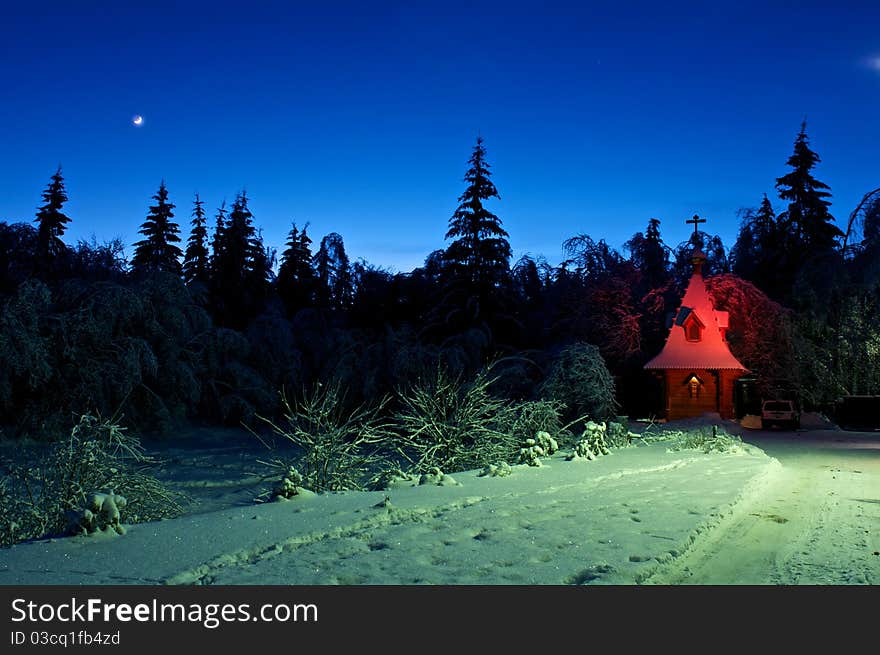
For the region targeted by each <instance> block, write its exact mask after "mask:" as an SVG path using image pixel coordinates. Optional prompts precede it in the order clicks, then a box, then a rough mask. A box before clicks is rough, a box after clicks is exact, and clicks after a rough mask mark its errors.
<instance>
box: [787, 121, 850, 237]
mask: <svg viewBox="0 0 880 655" xmlns="http://www.w3.org/2000/svg"><path fill="white" fill-rule="evenodd" d="M819 161H821V160H820V159H819V155H817V154H816V153H815V152H813V150H811V149H810V142H809V138H808V137H807V123H806V121H804V122H803V123H802V124H801V131H800V133H799V134H798V136H797V139H795V142H794V152H793V153H792V155H791V157H789V158H788V162H787V163H788V165H789V166H791V168H792V170H791V171H790V172H789V173H788V174H786V175H783V176H782V177H780V178H777V180H776V188H777V190H778V191H779V197H780V198H781V199H783V200H787V201H789V204H788V209H787V211H785V212H784V213H783V214H781V215H780V216H779V221H780V223H781V224H782V225H783V226H784V227H785V229H786V231H787V233H788V234H789V235H790V236H791V237H792V238H793V239H794V243H793V244H792V247H795V248H802V249H805V250H806V251H807V252H813V251H817V250H818V251H822V250H829V249H833V248H834V247H835V245H836V240H837V239H838V238H839V237H842V236H843V233H842V232H841V231H840V229H839V228H838V227H837V226H836V225H834V217H833V216H832V215H831V213H830V212H829V210H828V208H829V207H830V206H831V202H829V201H828V200H827V198H830V197H831V194H830V193H829V191H828V190H829V189H830V187H829V186H828V185H827V184H825V183H824V182H820V181H819V180H817V179H816V178H815V177H813V174H812V170H813V167H815V165H816V164H817V163H819Z"/></svg>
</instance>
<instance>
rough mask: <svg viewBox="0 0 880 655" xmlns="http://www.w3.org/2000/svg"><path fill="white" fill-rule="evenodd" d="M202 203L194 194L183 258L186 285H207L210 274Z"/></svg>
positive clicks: (206, 229)
mask: <svg viewBox="0 0 880 655" xmlns="http://www.w3.org/2000/svg"><path fill="white" fill-rule="evenodd" d="M204 204H205V203H204V202H203V201H202V199H201V198H199V194H198V193H197V194H196V199H195V201H194V202H193V212H192V216H193V219H192V230H191V231H190V234H189V240H188V241H187V243H186V253H185V254H184V257H183V279H184V281H186V283H187V284H193V283H199V284H207V283H208V278H209V272H210V257H209V253H208V227H207V220H206V216H205V208H204Z"/></svg>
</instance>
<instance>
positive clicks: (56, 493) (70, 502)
mask: <svg viewBox="0 0 880 655" xmlns="http://www.w3.org/2000/svg"><path fill="white" fill-rule="evenodd" d="M22 458H23V460H22V461H18V462H8V463H6V464H5V465H4V467H3V468H4V469H5V471H3V473H4V477H3V478H2V484H0V545H4V546H7V545H10V544H13V543H17V542H20V541H26V540H29V539H37V538H40V537H44V536H51V535H62V534H65V533H66V531H67V529H68V528H69V527H71V526H70V519H71V517H72V516H73V517H76V516H77V515H80V517H81V518H82V519H83V521H85V523H86V524H91V523H94V524H96V525H103V527H107V526H108V525H109V526H110V527H113V526H114V524H118V525H120V526H121V521H122V520H123V519H124V520H125V522H126V523H129V524H131V523H140V522H144V521H154V520H158V519H161V518H168V517H172V516H177V515H179V514H181V513H182V512H183V508H182V506H181V502H182V500H183V498H182V496H181V495H180V494H176V493H173V492H171V491H169V490H168V489H167V488H166V487H165V486H164V485H163V484H162V483H161V482H160V481H159V480H158V479H156V478H155V477H153V476H152V475H150V474H149V473H148V471H149V469H150V468H151V467H153V466H155V465H156V464H157V462H156V461H155V460H153V459H152V458H150V457H148V456H147V455H146V454H145V452H144V450H143V448H142V447H141V445H140V442H139V440H138V439H137V438H136V437H133V436H132V435H130V434H128V433H127V432H126V431H125V429H124V428H121V427H120V426H119V425H117V424H115V423H113V422H111V421H106V420H102V419H100V418H97V417H94V416H91V415H88V414H87V415H84V416H82V417H81V418H80V420H79V423H77V425H76V426H75V427H74V428H73V429H72V430H71V431H70V434H69V436H68V437H67V439H65V440H63V441H61V442H58V443H55V444H52V445H50V446H48V449H47V450H42V451H41V452H40V453H38V454H36V455H35V456H30V457H28V456H27V455H26V454H23V455H22ZM95 489H113V490H114V492H113V494H112V498H111V502H110V503H108V506H107V508H106V510H107V511H106V515H105V513H102V512H104V510H103V509H102V508H103V506H104V501H105V500H106V497H105V498H102V499H101V506H100V507H99V508H98V510H99V511H98V512H97V514H96V511H95V509H93V505H94V503H93V501H94V500H95V495H94V494H95V491H94V490H95ZM105 496H107V495H106V494H105ZM121 497H125V498H126V502H124V503H122V504H120V503H119V502H116V500H115V499H116V498H121ZM114 503H115V508H116V510H118V511H119V512H120V516H119V517H116V515H115V513H114V512H113V511H112V507H111V505H112V504H114ZM86 510H88V511H89V512H91V513H92V514H93V516H92V518H90V519H87V518H86V514H85V512H86ZM123 510H124V513H122V511H123ZM102 521H103V522H104V523H103V524H102ZM108 521H109V522H108ZM76 522H77V521H76V519H74V523H76ZM80 527H81V528H86V525H81V526H80ZM114 529H115V527H114ZM117 531H118V530H117Z"/></svg>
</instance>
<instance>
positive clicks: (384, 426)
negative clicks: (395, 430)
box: [260, 382, 391, 493]
mask: <svg viewBox="0 0 880 655" xmlns="http://www.w3.org/2000/svg"><path fill="white" fill-rule="evenodd" d="M388 400H389V399H388V398H383V399H382V400H381V401H380V402H379V403H378V404H377V405H375V406H373V407H366V406H363V405H361V406H359V407H356V408H355V409H347V408H346V406H345V395H344V394H343V393H342V391H341V390H340V385H339V384H338V383H335V382H334V383H330V384H322V383H318V384H316V385H315V386H314V387H313V389H312V391H311V392H310V393H306V394H305V395H304V397H303V398H302V400H300V401H297V402H294V403H293V404H291V402H290V401H289V400H288V398H287V396H286V395H285V394H283V393H282V394H281V402H282V406H283V410H284V424H283V425H278V424H276V423H275V422H273V421H271V420H270V419H267V418H264V417H260V419H261V420H262V421H263V422H265V423H266V424H267V425H269V427H271V428H272V431H273V433H274V434H275V435H277V436H280V437H283V438H284V439H285V440H287V441H288V442H290V443H292V444H293V445H295V446H297V448H298V450H299V451H300V454H298V455H297V456H294V461H288V460H287V459H286V458H285V457H284V456H282V455H277V453H278V451H277V449H273V450H274V452H275V453H276V455H277V456H276V457H275V458H274V459H273V460H272V461H270V462H263V463H265V464H268V465H269V466H271V467H273V468H276V469H279V468H280V469H281V470H282V471H283V472H286V471H287V470H289V468H290V467H291V466H293V467H294V468H295V469H296V471H297V472H298V473H299V474H301V476H300V477H301V478H302V479H301V481H300V482H301V484H302V486H304V487H305V488H307V489H310V490H311V491H313V492H315V493H319V492H322V491H343V490H347V489H363V488H364V486H365V484H366V482H367V478H368V476H369V475H370V473H371V472H372V471H373V470H374V469H375V468H377V467H380V466H381V465H382V463H383V461H384V457H383V455H382V451H381V444H383V443H386V442H387V441H388V440H389V438H390V435H391V429H390V425H388V423H386V422H385V420H384V419H383V418H382V411H383V410H384V408H385V406H386V404H387V403H388Z"/></svg>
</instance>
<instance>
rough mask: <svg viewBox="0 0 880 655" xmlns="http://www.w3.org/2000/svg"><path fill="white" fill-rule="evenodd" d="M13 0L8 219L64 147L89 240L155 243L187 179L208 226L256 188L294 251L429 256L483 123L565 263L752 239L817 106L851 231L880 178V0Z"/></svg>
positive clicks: (268, 234) (508, 176) (836, 208)
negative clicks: (585, 237) (700, 233)
mask: <svg viewBox="0 0 880 655" xmlns="http://www.w3.org/2000/svg"><path fill="white" fill-rule="evenodd" d="M0 2H2V26H0V30H2V38H0V98H2V101H0V220H2V219H5V220H10V221H18V220H32V219H33V215H34V211H35V208H36V207H37V205H38V204H39V202H40V192H41V191H42V190H43V188H44V187H45V186H46V183H47V182H48V179H49V177H50V175H51V174H52V173H53V172H54V170H55V167H56V166H57V165H58V164H59V163H61V164H62V165H63V169H64V176H65V179H66V181H67V187H68V192H69V194H70V202H69V203H68V204H67V206H66V208H67V211H68V214H69V215H70V216H71V217H72V219H73V221H72V223H71V225H70V229H69V230H68V232H67V234H66V235H65V238H66V240H67V241H68V242H75V241H76V240H77V239H79V238H89V237H90V235H91V234H95V235H96V236H97V238H98V240H106V239H110V238H112V237H116V236H119V237H121V238H122V239H123V240H124V241H125V242H126V243H129V244H130V243H131V242H132V241H134V240H136V239H137V238H138V235H137V229H138V227H139V225H140V223H141V222H142V221H143V219H144V217H145V215H146V211H147V207H148V205H149V204H150V202H151V201H150V196H151V195H152V194H153V193H155V191H156V189H157V187H158V185H159V181H160V180H161V179H163V178H164V179H165V180H166V182H167V185H168V188H169V191H170V194H171V199H172V201H174V202H175V203H176V204H177V219H178V220H179V221H180V223H181V225H182V228H183V231H184V237H185V236H186V234H187V233H188V227H189V215H190V207H191V200H192V196H193V194H194V192H196V191H199V192H200V193H201V196H202V199H203V200H205V201H207V205H208V207H209V209H210V210H211V214H212V215H213V212H214V209H215V208H216V207H217V205H218V204H219V203H220V201H221V200H223V199H224V198H225V199H227V200H228V201H231V200H232V198H233V197H234V196H235V193H236V192H237V191H238V190H239V189H241V188H242V187H246V188H247V191H248V194H249V196H250V197H251V209H252V211H253V213H254V215H255V220H256V223H257V224H258V225H259V226H262V228H263V233H264V237H265V238H266V240H267V242H269V243H270V244H273V245H276V246H281V245H282V244H283V241H284V237H285V234H286V233H287V231H288V229H289V227H290V223H291V221H292V220H295V221H297V223H298V224H300V225H302V224H303V223H305V222H310V223H311V228H310V234H311V236H312V238H313V239H314V241H315V242H316V245H317V242H318V241H319V240H320V238H321V237H322V236H323V235H325V234H327V233H328V232H332V231H335V232H339V233H341V234H342V235H343V237H344V239H345V243H346V249H347V251H348V254H349V256H350V257H351V258H352V260H357V259H360V258H364V259H366V260H367V261H369V262H370V263H373V264H376V265H379V266H383V267H386V268H390V269H392V270H403V271H406V270H410V269H412V268H413V267H415V266H418V265H421V263H422V262H423V260H424V257H425V256H426V255H427V254H428V253H429V252H430V251H432V250H435V249H437V248H441V247H444V246H445V245H447V244H446V242H444V240H443V235H444V234H445V231H446V228H447V223H448V220H449V216H450V215H451V213H452V211H453V210H454V208H455V206H456V198H457V197H458V195H459V194H460V193H461V191H462V189H463V183H462V180H461V178H462V175H463V174H464V172H465V169H466V162H467V158H468V157H469V155H470V151H471V148H472V146H473V143H474V140H475V138H476V136H477V134H478V133H481V134H482V135H483V137H484V138H485V141H486V146H487V148H488V156H489V161H490V163H491V164H492V166H493V173H494V177H493V179H494V181H495V183H496V185H497V186H498V189H499V192H500V194H501V201H500V202H494V203H493V204H492V209H493V210H494V211H495V212H496V213H497V214H498V215H499V216H500V217H501V219H502V221H503V223H504V226H505V228H506V229H507V230H508V232H509V233H510V240H511V245H512V246H513V249H514V253H515V257H518V256H519V255H521V254H523V253H525V252H529V253H532V254H535V255H539V254H543V255H544V256H546V257H547V259H548V260H550V261H551V262H552V263H557V262H558V261H559V259H560V257H561V243H562V241H563V240H564V239H566V238H567V237H570V236H572V235H574V234H577V233H580V232H585V233H588V234H590V235H591V236H593V237H594V238H595V239H599V238H605V239H606V240H607V241H608V242H609V243H610V244H612V245H613V246H615V247H618V248H619V247H620V246H622V244H623V242H624V241H625V240H626V239H628V238H629V237H630V236H631V235H632V234H633V233H634V232H636V231H638V230H643V229H644V228H645V225H646V224H647V221H648V219H649V218H651V217H657V218H659V219H660V220H661V221H662V225H661V229H662V231H663V236H664V238H665V240H666V241H667V243H669V244H671V245H675V244H677V243H678V242H680V241H682V240H684V239H685V238H686V237H687V234H688V231H689V230H690V229H691V228H690V226H687V225H686V224H685V223H684V221H685V219H686V218H688V217H690V216H691V215H692V214H694V213H695V212H696V213H699V214H701V215H702V216H705V217H706V218H708V219H709V222H708V224H707V225H706V226H705V227H706V229H707V230H708V231H710V232H713V233H719V234H721V235H722V237H723V238H724V240H725V243H726V244H727V245H728V247H729V246H731V245H733V241H734V239H735V235H736V229H737V225H738V219H737V216H736V212H737V210H738V209H739V208H741V207H745V206H756V205H757V204H758V203H759V201H760V199H761V194H762V193H764V192H767V193H768V195H770V196H771V198H772V199H773V200H774V201H775V202H774V204H775V205H776V206H777V209H780V208H781V203H779V201H778V198H776V196H775V192H774V181H775V178H776V177H778V176H780V175H783V174H784V173H785V172H787V170H788V168H787V167H786V166H785V161H786V159H787V158H788V156H789V155H790V153H791V150H792V144H793V141H794V138H795V136H796V134H797V132H798V129H799V127H800V123H801V121H802V120H803V119H804V117H806V118H807V121H808V134H809V136H810V139H811V144H812V146H813V148H814V149H815V150H816V151H817V152H818V153H819V155H820V156H821V157H822V163H821V164H819V166H818V168H817V170H816V175H817V177H818V178H819V179H821V180H823V181H824V182H826V183H828V184H830V185H831V188H832V193H833V196H834V197H833V202H834V204H833V206H832V212H833V214H834V215H835V216H836V218H837V220H838V223H839V224H842V226H843V227H845V224H846V220H847V217H848V215H849V213H850V212H851V211H852V209H853V208H854V206H855V205H856V203H857V202H858V200H859V199H860V198H861V196H862V195H863V194H864V193H866V192H867V191H870V190H872V189H874V188H876V187H878V186H880V159H878V152H880V149H878V144H880V118H878V117H880V30H878V25H880V4H878V3H876V2H867V1H866V2H862V3H850V4H848V5H847V3H835V4H836V6H835V7H834V8H828V7H827V6H824V7H823V5H830V4H831V3H828V2H804V1H798V2H756V3H748V2H747V3H743V2H729V3H722V2H711V3H710V2H706V3H682V4H676V3H669V2H656V3H638V2H611V3H589V2H583V3H550V2H529V3H517V2H511V1H508V2H503V3H464V2H461V3H460V2H442V3H440V2H437V3H434V2H419V1H418V0H410V1H408V2H387V3H381V2H376V3H367V2H357V3H351V4H344V3H340V4H334V5H327V4H326V3H316V2H308V3H306V2H271V3H269V2H257V1H255V2H249V3H242V2H237V3H224V2H222V1H219V0H218V1H214V2H210V3H204V4H201V3H185V2H175V3H157V2H145V3H135V2H116V1H113V2H110V1H107V2H90V1H86V0H79V1H77V2H55V1H51V2H40V3H30V2H10V1H9V0H0ZM844 5H846V6H844ZM136 114H141V115H143V116H144V124H143V125H142V126H140V127H135V126H134V125H132V123H131V119H132V117H133V116H134V115H136Z"/></svg>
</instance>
